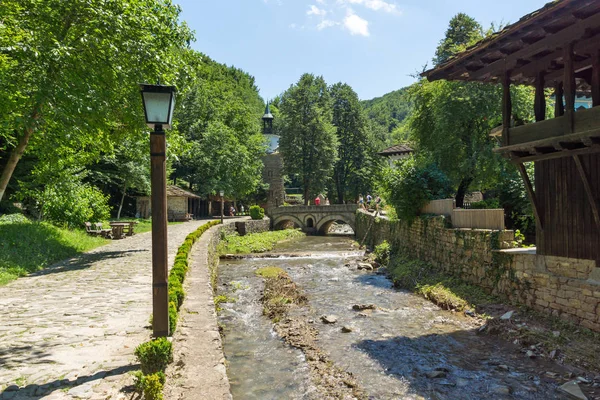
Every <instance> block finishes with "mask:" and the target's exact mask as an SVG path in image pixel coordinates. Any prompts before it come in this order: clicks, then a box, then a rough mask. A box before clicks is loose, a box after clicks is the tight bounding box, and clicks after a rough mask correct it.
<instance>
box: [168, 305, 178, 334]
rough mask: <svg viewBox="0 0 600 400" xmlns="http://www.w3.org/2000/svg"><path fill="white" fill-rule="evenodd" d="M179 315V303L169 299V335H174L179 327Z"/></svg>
mask: <svg viewBox="0 0 600 400" xmlns="http://www.w3.org/2000/svg"><path fill="white" fill-rule="evenodd" d="M178 317H179V310H178V309H177V304H176V303H175V302H173V301H169V335H171V336H173V333H174V332H175V329H177V318H178Z"/></svg>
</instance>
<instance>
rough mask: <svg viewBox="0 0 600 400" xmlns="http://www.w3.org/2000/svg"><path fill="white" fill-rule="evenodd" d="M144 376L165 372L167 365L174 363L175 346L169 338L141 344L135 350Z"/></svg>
mask: <svg viewBox="0 0 600 400" xmlns="http://www.w3.org/2000/svg"><path fill="white" fill-rule="evenodd" d="M135 356H136V357H137V359H138V360H139V362H140V364H141V367H142V373H143V374H144V375H149V374H154V373H157V372H164V371H165V369H166V368H167V365H168V364H169V363H170V362H171V361H173V346H172V344H171V342H169V340H168V339H167V338H158V339H155V340H151V341H149V342H146V343H142V344H140V345H139V346H138V347H137V348H136V349H135Z"/></svg>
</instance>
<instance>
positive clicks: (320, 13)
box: [306, 4, 327, 17]
mask: <svg viewBox="0 0 600 400" xmlns="http://www.w3.org/2000/svg"><path fill="white" fill-rule="evenodd" d="M306 14H307V15H317V16H320V17H324V16H325V14H327V11H325V10H323V9H322V8H319V7H317V6H315V5H314V4H313V5H311V6H310V7H309V8H308V11H307V12H306Z"/></svg>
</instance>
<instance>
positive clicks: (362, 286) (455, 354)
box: [218, 237, 600, 400]
mask: <svg viewBox="0 0 600 400" xmlns="http://www.w3.org/2000/svg"><path fill="white" fill-rule="evenodd" d="M351 244H352V241H351V240H349V239H348V238H341V237H306V238H303V239H301V240H299V241H294V242H289V243H285V244H282V245H281V246H279V247H278V248H277V249H276V250H275V251H274V252H271V255H270V257H269V258H259V257H256V258H244V259H238V260H222V261H221V264H220V267H219V284H218V294H219V295H222V296H226V297H227V299H228V301H229V302H226V303H221V304H220V308H221V310H220V312H219V323H220V324H221V325H222V328H223V337H224V339H223V343H224V350H225V355H226V358H227V363H228V375H229V378H230V382H231V387H232V394H233V397H234V399H261V400H263V399H324V398H332V399H353V398H358V399H362V398H365V399H366V398H368V399H483V398H491V399H540V400H541V399H544V400H545V399H569V398H577V397H573V396H577V393H578V391H579V390H580V386H582V387H583V388H584V389H585V392H586V394H587V396H588V397H587V398H589V399H594V398H599V399H600V389H598V390H596V389H595V388H596V387H597V386H598V383H600V380H599V381H598V382H595V381H594V380H593V378H589V376H588V377H587V378H586V377H584V376H581V377H580V379H579V380H578V377H579V376H580V374H581V371H579V370H575V369H574V368H569V367H566V366H562V365H558V364H557V363H555V362H554V361H552V360H549V359H546V358H542V357H536V356H535V353H534V352H533V351H532V352H524V351H523V349H522V348H520V347H519V346H518V345H516V344H512V343H510V342H507V341H505V340H503V339H500V338H499V337H497V336H495V335H490V334H488V333H487V332H486V331H487V329H486V330H482V328H481V327H482V325H483V321H482V320H480V319H479V318H473V317H470V316H465V315H463V314H461V313H453V312H450V311H445V310H442V309H440V308H439V307H437V306H435V305H433V304H432V303H430V302H429V301H427V300H425V299H423V298H421V297H418V296H416V295H414V294H412V293H409V292H406V291H402V290H397V289H395V288H393V287H392V283H391V281H390V280H389V279H388V278H387V277H386V276H385V274H384V273H383V271H377V270H371V269H370V268H368V267H367V266H364V265H363V266H361V265H360V262H361V260H362V254H361V253H360V252H358V251H356V249H355V248H353V247H352V245H351ZM277 252H279V253H285V254H286V256H281V257H279V258H277V257H275V256H274V255H277ZM294 252H297V253H302V254H298V256H297V257H292V256H291V254H290V253H294ZM266 266H276V267H278V268H281V269H283V270H284V271H285V272H286V273H287V277H289V279H290V282H289V283H287V285H293V287H294V290H297V291H298V293H297V295H298V296H302V297H303V298H305V299H306V301H302V302H294V301H290V304H289V305H288V306H287V307H286V310H285V313H283V314H281V315H278V316H277V318H274V317H273V315H271V318H269V315H265V313H264V312H263V308H264V301H265V298H264V290H265V280H264V279H263V278H262V277H260V276H257V275H256V274H255V271H256V270H257V269H259V268H262V267H266ZM287 287H288V288H289V287H291V286H287ZM279 300H281V299H279ZM283 302H284V303H285V300H283ZM296 303H298V304H296ZM266 314H268V313H266ZM492 325H493V323H492ZM488 328H489V327H488ZM284 339H285V340H284ZM332 371H333V372H332ZM336 376H337V378H336ZM324 381H325V384H323V383H324ZM328 381H331V382H330V383H331V384H330V385H328V384H327V382H328ZM340 382H341V383H340ZM344 382H345V383H344ZM561 387H562V389H561ZM346 389H348V390H346ZM563 389H564V390H563ZM327 390H329V392H327ZM567 391H570V392H571V393H572V394H567V393H566V392H567ZM595 392H597V393H595ZM581 396H584V395H583V393H582V394H581ZM594 396H597V397H594ZM579 398H584V397H579Z"/></svg>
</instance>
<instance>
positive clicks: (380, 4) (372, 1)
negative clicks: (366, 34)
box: [338, 0, 400, 14]
mask: <svg viewBox="0 0 600 400" xmlns="http://www.w3.org/2000/svg"><path fill="white" fill-rule="evenodd" d="M344 3H346V4H360V5H363V6H365V7H367V8H369V9H371V10H374V11H380V10H381V11H383V12H386V13H390V14H400V10H399V9H398V6H396V4H393V3H388V2H386V1H383V0H338V4H344Z"/></svg>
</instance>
